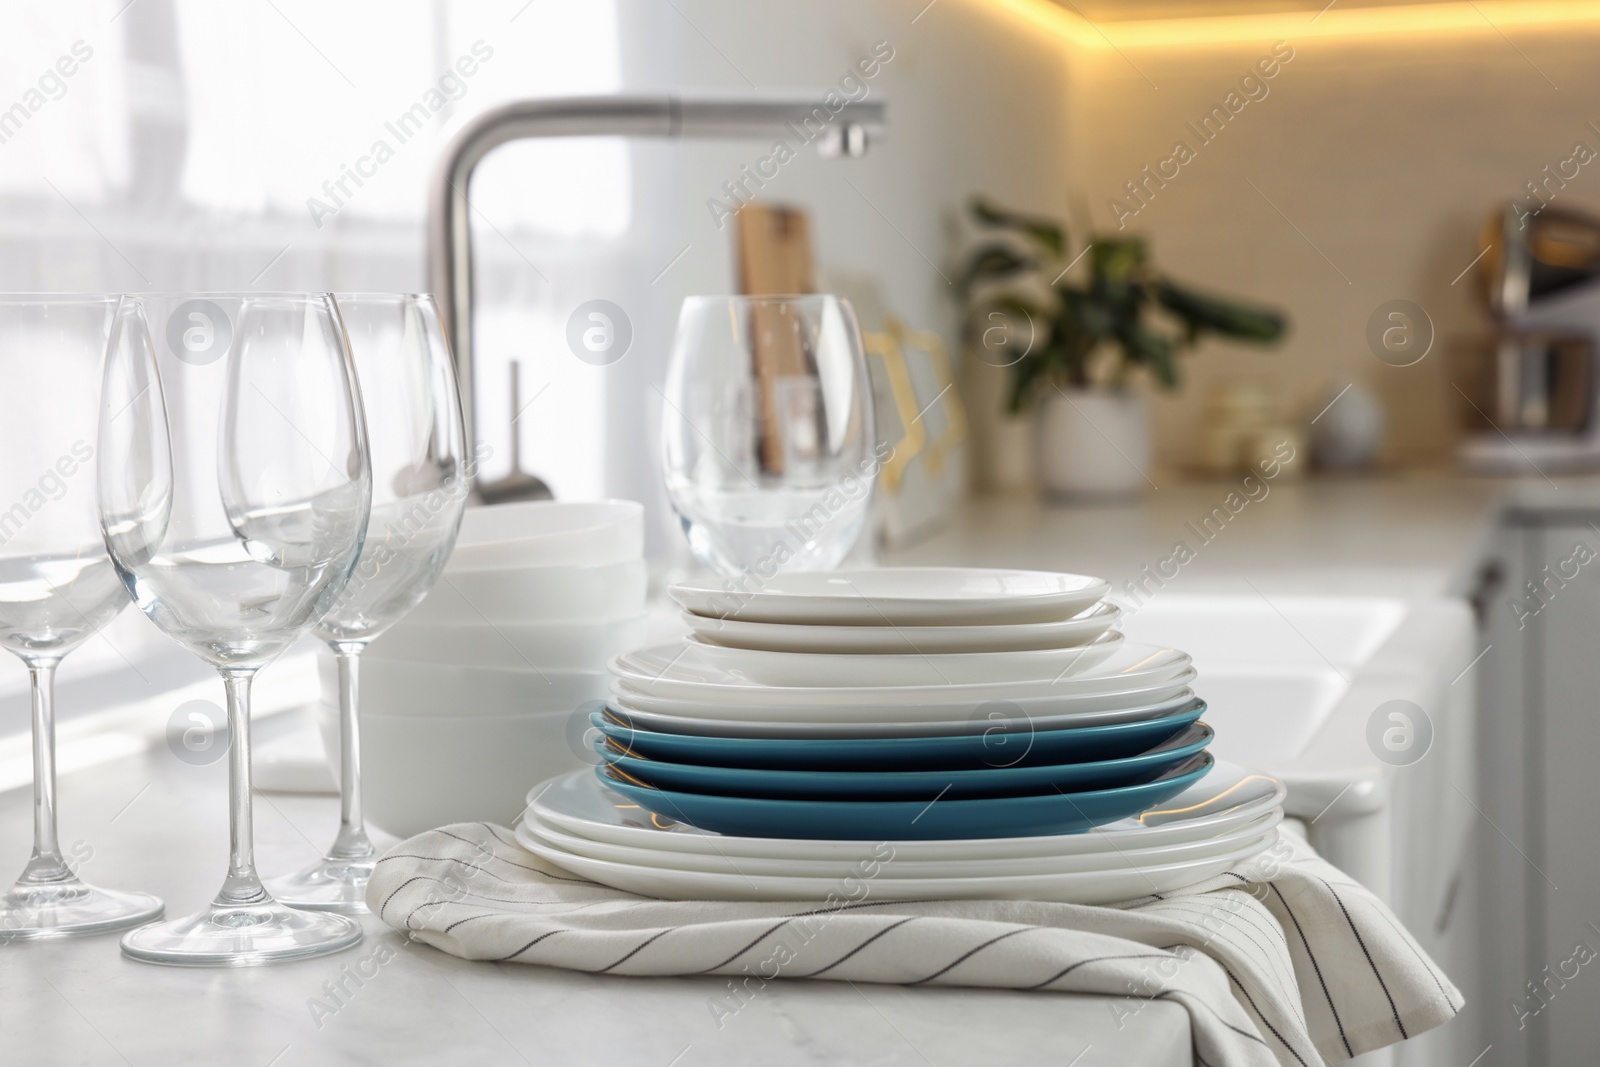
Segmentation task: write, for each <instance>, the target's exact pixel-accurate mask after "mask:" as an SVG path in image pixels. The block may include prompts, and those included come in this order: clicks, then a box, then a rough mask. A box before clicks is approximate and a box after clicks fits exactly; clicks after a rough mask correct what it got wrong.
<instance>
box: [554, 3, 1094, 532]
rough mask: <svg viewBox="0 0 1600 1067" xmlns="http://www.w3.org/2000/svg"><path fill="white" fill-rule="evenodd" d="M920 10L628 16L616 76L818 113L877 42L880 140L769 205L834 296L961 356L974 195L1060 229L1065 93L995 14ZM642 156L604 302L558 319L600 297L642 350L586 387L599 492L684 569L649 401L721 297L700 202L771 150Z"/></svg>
mask: <svg viewBox="0 0 1600 1067" xmlns="http://www.w3.org/2000/svg"><path fill="white" fill-rule="evenodd" d="M919 9H920V5H918V4H907V3H903V2H897V0H895V2H891V0H871V2H859V0H825V2H821V3H815V2H813V3H802V2H798V0H778V2H767V3H761V4H751V3H745V2H741V0H678V2H677V3H676V4H668V3H653V2H652V3H625V4H624V5H623V6H622V8H621V29H622V42H623V65H622V70H623V79H624V85H625V88H626V89H627V90H628V91H638V92H649V91H683V92H703V93H708V94H711V93H716V94H738V95H748V94H774V93H776V94H793V93H800V94H813V93H814V94H816V95H817V97H818V99H819V101H820V99H821V96H822V94H823V93H824V92H826V91H827V90H828V89H829V88H831V87H834V86H836V85H837V84H838V82H839V81H840V79H841V78H842V77H843V76H845V75H846V74H848V73H849V72H850V71H851V70H852V68H854V67H855V65H856V63H857V61H858V60H860V59H861V58H863V57H866V56H869V55H871V53H872V51H873V48H874V46H875V45H877V44H878V43H879V42H886V43H887V46H888V47H890V48H892V49H893V58H892V59H891V60H889V61H888V62H887V63H885V64H884V65H883V67H882V69H881V72H880V73H879V74H878V75H877V76H876V77H874V78H873V79H872V80H871V81H870V82H868V83H867V84H868V86H869V89H870V97H869V98H870V99H875V100H882V101H886V102H887V106H888V113H889V122H888V130H887V136H886V138H885V139H884V140H882V141H881V142H880V143H877V144H874V145H873V146H872V147H871V149H870V150H869V152H868V153H867V155H866V157H865V158H863V159H860V160H824V159H820V158H818V157H817V156H816V154H815V152H814V150H812V149H805V150H803V151H802V153H801V155H800V156H799V158H797V159H796V160H795V161H794V162H793V163H791V164H789V165H787V166H785V167H783V168H782V170H781V171H780V173H779V175H778V177H777V178H776V179H774V180H772V181H771V182H770V183H769V184H768V186H767V187H766V188H765V189H764V190H762V194H761V195H762V196H763V197H764V198H768V199H773V200H778V201H782V202H788V203H793V204H798V205H801V206H804V207H806V208H807V209H808V210H809V211H810V212H811V214H812V218H813V222H814V233H815V241H816V244H817V258H818V263H819V268H820V270H821V273H822V275H823V279H824V285H825V286H826V285H828V284H829V283H830V282H831V283H832V284H834V285H836V286H837V287H838V288H840V289H842V290H844V291H846V292H854V291H859V290H860V289H861V288H862V287H863V285H864V284H871V285H875V286H876V287H877V288H878V290H879V291H880V292H881V297H882V302H883V305H884V306H885V307H887V308H888V309H890V310H892V311H894V312H895V313H897V314H899V315H900V316H901V317H902V318H904V319H906V320H907V321H908V322H910V323H911V324H913V325H915V326H919V327H932V328H936V329H939V330H941V331H943V332H944V333H945V334H946V335H947V337H949V338H950V340H951V341H952V342H953V341H954V340H955V333H954V324H955V322H956V314H957V306H956V303H955V301H954V299H953V293H952V290H951V287H950V285H949V283H948V281H947V279H948V278H949V277H951V276H953V274H954V262H955V260H956V258H957V253H958V250H959V241H960V237H959V235H958V223H959V219H960V215H961V212H962V209H963V204H964V202H965V200H966V199H967V197H969V196H970V195H971V194H972V193H974V192H977V191H984V192H986V193H988V194H990V195H993V196H996V197H999V198H1001V199H1003V200H1011V201H1015V202H1017V203H1026V204H1029V205H1031V206H1035V207H1039V208H1044V209H1047V210H1051V211H1055V212H1061V211H1064V210H1065V207H1066V201H1065V186H1064V182H1063V177H1064V175H1065V173H1066V163H1067V150H1066V143H1065V135H1066V131H1067V126H1068V118H1067V107H1068V103H1069V99H1068V92H1067V73H1066V69H1065V64H1064V62H1063V56H1062V54H1061V52H1060V51H1059V48H1058V46H1057V45H1056V44H1055V43H1054V42H1052V41H1050V40H1048V39H1040V38H1038V37H1036V36H1035V35H1033V34H1031V33H1029V32H1028V30H1027V27H1026V26H1025V25H1024V24H1022V23H1019V22H1016V21H1014V18H1013V16H1010V15H1008V14H1007V13H1006V11H1005V10H1004V9H1002V8H997V7H995V6H994V5H991V4H987V3H984V2H982V0H940V2H938V3H936V4H934V5H933V6H932V7H930V8H928V9H927V10H926V11H925V12H923V13H922V15H921V17H920V18H919V17H917V16H918V12H919ZM913 19H915V21H913ZM752 83H753V84H752ZM634 146H635V147H634V150H633V160H634V162H633V168H634V178H633V183H632V185H633V190H634V203H635V210H634V213H633V215H634V228H633V230H632V233H631V235H630V240H629V242H628V246H627V248H626V250H625V252H624V251H622V250H619V254H618V256H617V257H616V258H615V259H614V260H613V265H614V267H615V270H614V272H613V273H611V274H610V275H609V276H608V277H607V279H606V281H607V283H608V285H610V286H613V287H614V289H613V290H612V291H611V292H610V293H591V294H582V293H572V294H571V295H570V297H569V303H570V304H572V305H573V306H575V305H576V304H577V303H579V302H581V301H582V300H583V299H588V298H589V297H591V296H606V297H607V298H609V299H612V300H614V301H615V302H617V303H618V304H620V305H622V306H623V307H624V308H625V309H626V310H627V312H628V314H629V316H630V317H631V318H632V320H633V326H634V342H633V343H634V350H633V351H630V352H629V354H628V355H627V356H626V357H625V358H624V359H623V360H622V361H621V362H619V363H617V364H615V365H614V366H612V367H608V368H603V369H593V368H585V369H586V370H594V371H595V374H596V375H605V376H608V377H609V379H610V380H609V382H608V385H607V388H608V390H609V400H608V401H607V407H608V411H609V413H610V418H609V428H608V433H607V442H606V446H605V447H606V448H607V452H608V459H607V463H606V470H607V475H606V477H607V486H606V488H607V491H609V492H613V493H617V494H619V495H624V496H632V497H637V498H639V499H643V500H646V501H649V502H651V504H652V506H653V507H654V508H655V511H656V514H657V515H658V516H659V517H660V518H661V523H660V524H659V525H658V538H659V539H658V540H657V542H656V548H657V549H658V550H660V549H670V550H672V551H676V550H677V547H676V546H677V542H678V540H679V538H678V537H677V535H676V533H671V532H668V531H667V526H668V525H670V523H671V517H670V515H669V514H668V513H667V509H666V508H665V506H664V503H663V501H662V498H661V495H660V492H659V490H658V488H657V483H658V481H659V476H658V473H657V470H656V468H655V442H654V436H653V434H654V428H655V413H656V412H657V411H658V410H659V405H660V399H659V397H658V396H657V395H656V393H655V391H654V390H653V389H651V388H650V383H657V384H659V383H661V382H662V381H663V380H664V377H665V364H666V358H667V352H668V348H669V345H670V342H671V334H672V328H673V324H674V322H675V321H676V315H677V305H678V303H679V301H680V300H681V299H682V297H683V296H685V295H688V294H691V293H716V292H729V291H732V288H733V279H732V264H733V258H732V247H731V227H730V228H725V229H719V228H718V226H717V224H716V222H715V221H714V219H713V217H712V214H711V212H710V211H708V209H707V205H706V201H707V200H708V199H709V198H711V197H713V196H719V197H720V196H723V193H722V188H721V187H722V183H723V182H724V181H725V180H727V179H729V178H730V177H733V176H735V175H737V173H738V171H739V168H740V166H741V165H743V164H751V163H753V162H754V161H755V160H756V159H757V158H758V157H759V156H762V155H766V154H767V153H768V152H769V151H770V144H767V143H759V142H758V143H751V144H742V143H739V144H736V143H723V144H710V143H693V144H691V143H680V144H647V143H642V142H634ZM686 247H687V249H688V251H687V252H686V253H684V255H683V258H682V259H681V260H679V261H678V262H677V263H676V264H674V265H673V266H672V267H671V269H670V270H667V271H666V273H665V274H661V272H662V271H663V269H664V268H666V267H667V265H668V264H669V263H670V262H671V261H672V260H673V258H674V257H675V256H677V255H678V254H679V253H680V252H682V251H683V250H684V249H685V248H686ZM658 275H660V278H659V280H656V279H657V276H658ZM863 310H864V311H866V312H868V315H864V318H869V317H870V309H867V308H864V309H863ZM864 325H866V326H868V327H872V326H875V325H876V323H875V322H872V321H867V322H865V323H864ZM555 358H563V356H562V354H561V353H556V354H555ZM567 358H570V357H567ZM541 403H543V401H541Z"/></svg>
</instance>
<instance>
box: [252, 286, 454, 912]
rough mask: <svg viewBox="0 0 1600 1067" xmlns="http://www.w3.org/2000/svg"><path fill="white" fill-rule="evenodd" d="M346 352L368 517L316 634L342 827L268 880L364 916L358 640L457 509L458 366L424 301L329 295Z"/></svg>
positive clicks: (296, 901)
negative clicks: (359, 427) (326, 657)
mask: <svg viewBox="0 0 1600 1067" xmlns="http://www.w3.org/2000/svg"><path fill="white" fill-rule="evenodd" d="M334 299H335V302H336V303H337V305H338V309H339V313H340V315H341V317H342V318H343V320H344V327H345V335H346V337H347V338H348V340H349V343H350V353H351V355H352V356H353V357H354V358H355V366H356V375H357V378H358V380H359V382H360V386H361V402H362V406H363V407H364V409H365V411H366V419H367V423H366V425H367V452H368V455H369V456H370V457H371V465H372V517H371V518H370V519H369V520H368V522H367V536H366V543H365V546H364V547H363V548H362V550H361V558H360V559H359V561H358V562H357V563H356V567H355V572H354V573H353V574H352V575H351V577H350V581H349V582H348V583H346V585H345V587H344V590H343V591H342V592H341V593H340V594H339V597H338V599H336V600H335V601H334V603H333V607H332V608H331V609H330V610H329V612H328V613H327V614H326V615H324V616H323V618H322V621H321V622H320V623H319V624H318V625H317V629H316V635H317V636H318V637H319V638H321V639H322V640H323V641H325V642H327V644H328V647H329V648H330V649H332V650H333V653H334V657H335V660H336V661H337V663H338V669H339V751H340V762H339V770H340V790H339V792H340V810H339V833H338V835H337V836H336V837H335V838H334V841H333V845H332V847H330V848H329V849H328V851H327V853H326V854H325V855H324V856H323V857H322V859H320V860H318V861H317V862H316V863H313V864H311V865H310V866H309V867H306V868H305V869H304V870H301V871H299V872H297V873H295V874H291V875H285V876H283V877H281V878H274V879H271V880H269V881H268V883H267V886H268V889H269V890H270V891H271V893H272V895H273V896H274V897H276V898H277V899H278V900H281V901H282V902H283V903H285V904H289V905H291V906H293V907H296V908H311V909H315V910H324V911H340V912H345V913H347V914H355V913H361V912H365V911H366V910H367V907H366V903H365V899H366V891H367V880H368V878H369V877H370V876H371V874H372V865H373V862H374V860H375V858H376V850H375V849H374V848H373V847H372V842H371V841H370V840H369V839H368V838H367V831H366V827H365V826H364V825H363V823H362V818H361V741H360V732H359V731H360V723H359V720H358V717H357V716H358V711H359V699H360V680H359V673H358V665H359V660H358V658H357V657H359V656H360V655H361V652H362V650H363V649H365V648H366V647H367V643H368V642H369V641H371V640H372V639H373V638H375V637H377V636H378V635H379V634H381V633H383V631H384V630H386V629H388V628H389V626H390V624H392V623H394V622H396V621H397V620H399V619H400V618H401V617H402V616H404V615H405V614H406V613H407V612H408V611H410V610H411V609H412V608H414V607H416V606H417V603H418V602H419V601H421V600H422V598H423V597H424V596H426V595H427V592H428V590H429V589H430V588H431V587H432V586H433V583H434V581H435V580H436V579H437V578H438V577H439V572H440V571H441V570H442V569H443V568H444V564H445V560H446V559H448V558H449V556H450V550H451V549H452V548H453V547H454V546H455V543H456V531H457V530H458V529H459V528H460V526H461V512H462V509H463V508H464V507H465V506H466V500H467V490H468V487H467V484H466V479H465V462H464V455H463V454H464V452H465V444H464V442H463V439H462V433H461V405H460V401H459V400H458V399H457V397H456V386H455V370H454V367H453V365H452V363H451V360H450V352H449V349H448V348H447V347H446V345H445V339H444V330H443V329H442V328H441V326H440V324H439V312H438V310H437V309H436V308H435V307H434V304H433V298H432V297H431V296H427V295H425V294H424V295H401V294H391V293H383V294H343V293H341V294H338V295H337V296H335V298H334Z"/></svg>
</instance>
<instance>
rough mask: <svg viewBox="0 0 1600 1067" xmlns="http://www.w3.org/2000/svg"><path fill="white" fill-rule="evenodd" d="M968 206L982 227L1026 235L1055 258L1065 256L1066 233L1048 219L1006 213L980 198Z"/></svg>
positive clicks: (975, 198)
mask: <svg viewBox="0 0 1600 1067" xmlns="http://www.w3.org/2000/svg"><path fill="white" fill-rule="evenodd" d="M970 206H971V209H972V217H973V218H975V219H977V220H978V222H980V223H982V224H983V225H984V226H988V227H989V228H991V229H1005V230H1015V231H1017V232H1018V233H1023V234H1026V235H1027V236H1028V237H1030V238H1032V239H1033V240H1034V241H1036V242H1038V243H1039V245H1040V246H1041V247H1043V248H1044V249H1045V250H1046V251H1048V252H1049V253H1050V254H1051V255H1053V256H1056V257H1057V258H1059V257H1061V256H1064V255H1066V254H1067V232H1066V231H1065V230H1063V229H1062V228H1061V227H1060V226H1059V225H1058V224H1056V223H1054V222H1051V221H1050V220H1049V219H1043V218H1039V217H1038V216H1036V215H1023V214H1019V213H1018V212H1015V211H1007V210H1006V209H1004V208H1001V207H996V206H995V205H994V204H991V203H990V202H989V201H987V200H985V199H983V197H981V196H975V197H973V198H972V203H971V205H970Z"/></svg>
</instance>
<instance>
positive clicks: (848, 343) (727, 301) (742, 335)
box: [661, 295, 878, 577]
mask: <svg viewBox="0 0 1600 1067" xmlns="http://www.w3.org/2000/svg"><path fill="white" fill-rule="evenodd" d="M662 398H663V405H662V433H661V443H662V466H663V473H664V476H665V481H666V488H667V496H668V498H669V499H670V500H671V502H672V506H673V509H674V510H675V511H676V512H677V514H678V518H679V520H680V522H681V523H682V525H683V530H684V534H685V536H686V538H687V539H688V542H689V547H690V549H691V551H693V553H694V555H695V556H696V557H697V558H698V559H699V560H700V561H701V562H702V563H704V564H705V565H706V566H708V567H710V568H711V569H712V570H714V571H717V572H718V573H721V574H723V575H728V576H732V575H735V574H739V573H741V572H745V571H755V572H756V573H757V574H758V575H761V576H764V577H771V576H772V575H773V574H775V573H777V572H779V571H794V570H827V569H831V568H833V567H836V566H838V565H839V563H840V562H841V561H842V560H843V559H844V557H845V555H846V554H847V553H848V552H849V551H850V549H851V547H852V546H853V545H854V544H855V542H856V539H857V538H858V537H859V536H860V533H861V530H862V528H863V526H864V525H865V522H866V517H867V511H868V508H869V505H870V498H871V491H872V484H873V480H874V477H875V475H876V473H877V466H878V459H877V456H876V453H875V451H874V439H873V418H872V390H871V385H870V380H869V379H868V376H867V369H866V358H865V356H864V354H863V352H862V346H861V336H860V331H859V330H858V328H857V326H856V319H855V313H854V311H853V310H852V309H851V307H850V304H849V302H848V301H846V300H843V299H840V298H839V297H836V296H826V295H808V296H715V297H713V296H698V297H689V298H688V299H686V300H685V301H684V302H683V309H682V311H681V313H680V315H679V319H678V328H677V333H676V335H675V337H674V340H673V349H672V358H671V362H670V364H669V366H668V370H667V385H666V389H665V391H664V392H663V393H662Z"/></svg>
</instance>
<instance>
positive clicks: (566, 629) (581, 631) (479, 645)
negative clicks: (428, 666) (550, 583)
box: [370, 615, 646, 671]
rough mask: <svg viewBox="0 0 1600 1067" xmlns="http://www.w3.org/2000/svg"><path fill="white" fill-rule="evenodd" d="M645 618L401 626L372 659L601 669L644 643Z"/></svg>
mask: <svg viewBox="0 0 1600 1067" xmlns="http://www.w3.org/2000/svg"><path fill="white" fill-rule="evenodd" d="M645 632H646V620H645V617H644V616H643V615H640V616H637V617H635V618H632V619H623V620H621V621H620V622H587V623H573V622H504V623H498V624H495V625H490V624H489V623H486V622H485V623H470V622H463V623H456V624H453V625H444V624H435V623H421V622H418V623H413V622H410V621H409V620H407V621H405V622H401V623H400V624H398V625H397V626H395V627H393V628H392V629H390V630H389V631H388V632H387V633H385V634H384V635H383V636H382V637H380V638H378V639H377V640H376V641H374V642H373V643H372V645H371V652H370V655H373V656H377V657H380V658H382V659H388V660H404V661H406V662H409V663H444V664H450V665H453V666H457V667H510V668H514V669H517V668H520V669H523V670H528V669H531V668H534V667H537V668H539V669H541V670H546V671H548V670H558V671H603V670H605V668H606V661H607V660H609V659H611V657H612V656H615V655H617V654H618V653H621V652H626V651H627V650H628V649H630V648H637V647H638V646H639V645H641V644H643V643H644V640H645Z"/></svg>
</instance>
